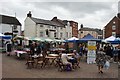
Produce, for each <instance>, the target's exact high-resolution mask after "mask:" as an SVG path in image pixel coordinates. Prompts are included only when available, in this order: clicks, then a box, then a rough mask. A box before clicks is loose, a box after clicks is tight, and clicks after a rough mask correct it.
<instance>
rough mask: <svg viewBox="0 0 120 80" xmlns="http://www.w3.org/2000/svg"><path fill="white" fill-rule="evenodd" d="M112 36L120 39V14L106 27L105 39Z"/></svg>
mask: <svg viewBox="0 0 120 80" xmlns="http://www.w3.org/2000/svg"><path fill="white" fill-rule="evenodd" d="M110 36H115V37H120V13H118V14H117V16H115V17H114V18H113V19H112V20H110V22H109V23H108V24H107V25H106V26H105V27H104V38H108V37H110Z"/></svg>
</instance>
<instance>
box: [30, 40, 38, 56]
mask: <svg viewBox="0 0 120 80" xmlns="http://www.w3.org/2000/svg"><path fill="white" fill-rule="evenodd" d="M36 51H37V47H36V43H35V42H33V43H32V45H31V46H30V52H31V55H34V54H35V53H36Z"/></svg>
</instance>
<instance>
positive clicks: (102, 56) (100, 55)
mask: <svg viewBox="0 0 120 80" xmlns="http://www.w3.org/2000/svg"><path fill="white" fill-rule="evenodd" d="M105 62H106V56H105V53H104V52H103V49H102V48H101V49H100V51H98V53H97V55H96V63H97V66H98V72H99V73H103V67H104V64H105Z"/></svg>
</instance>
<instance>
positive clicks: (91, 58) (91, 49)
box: [87, 41, 96, 64]
mask: <svg viewBox="0 0 120 80" xmlns="http://www.w3.org/2000/svg"><path fill="white" fill-rule="evenodd" d="M95 59H96V41H88V53H87V63H88V64H92V63H95Z"/></svg>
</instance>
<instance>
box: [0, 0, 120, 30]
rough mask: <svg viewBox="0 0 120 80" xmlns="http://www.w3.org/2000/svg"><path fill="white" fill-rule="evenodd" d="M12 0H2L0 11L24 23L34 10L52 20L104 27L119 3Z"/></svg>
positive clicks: (106, 0)
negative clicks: (72, 21) (29, 13)
mask: <svg viewBox="0 0 120 80" xmlns="http://www.w3.org/2000/svg"><path fill="white" fill-rule="evenodd" d="M50 1H52V2H48V1H46V0H44V1H43V0H40V1H38V0H35V1H28V0H24V1H21V0H12V1H8V2H7V0H5V1H3V2H2V1H1V2H0V6H2V7H0V13H1V14H5V15H10V16H15V13H16V17H17V18H18V19H19V20H20V22H21V23H22V24H23V26H22V27H23V29H24V20H25V18H26V15H27V13H28V11H32V15H33V17H37V18H41V19H48V20H51V19H52V18H53V17H54V16H57V17H58V18H59V19H67V20H74V21H76V22H78V23H79V25H80V24H81V23H82V24H84V25H85V26H88V27H94V28H103V27H104V26H105V25H106V24H107V22H108V21H110V20H111V18H113V17H114V16H115V15H116V14H117V11H118V5H117V4H118V3H117V2H116V1H115V0H109V1H110V2H109V1H108V0H104V1H102V0H101V1H100V2H97V1H95V0H92V1H89V0H84V1H82V0H81V2H80V1H78V2H76V1H77V0H74V2H72V1H67V0H65V2H63V1H62V2H61V1H59V0H57V1H58V2H57V1H55V0H50Z"/></svg>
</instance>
